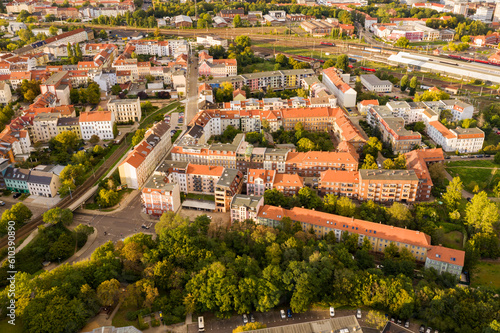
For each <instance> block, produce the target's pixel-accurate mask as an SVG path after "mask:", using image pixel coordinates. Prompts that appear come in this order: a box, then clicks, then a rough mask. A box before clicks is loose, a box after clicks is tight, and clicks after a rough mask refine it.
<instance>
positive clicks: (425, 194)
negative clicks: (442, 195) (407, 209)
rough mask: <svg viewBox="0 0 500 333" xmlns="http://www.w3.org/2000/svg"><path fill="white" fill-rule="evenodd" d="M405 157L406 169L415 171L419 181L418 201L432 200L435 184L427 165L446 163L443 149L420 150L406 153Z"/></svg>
mask: <svg viewBox="0 0 500 333" xmlns="http://www.w3.org/2000/svg"><path fill="white" fill-rule="evenodd" d="M405 156H406V168H407V169H408V170H413V171H415V174H416V175H417V177H418V179H419V186H418V189H417V196H416V200H417V201H427V200H430V199H431V190H432V186H433V183H432V179H431V175H430V173H429V169H428V167H427V165H428V164H432V163H442V162H443V161H444V154H443V150H442V149H441V148H434V149H418V150H412V151H410V152H408V153H406V154H405Z"/></svg>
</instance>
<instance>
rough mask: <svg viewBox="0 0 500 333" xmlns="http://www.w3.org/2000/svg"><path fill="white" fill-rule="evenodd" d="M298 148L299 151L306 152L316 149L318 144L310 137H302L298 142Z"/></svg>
mask: <svg viewBox="0 0 500 333" xmlns="http://www.w3.org/2000/svg"><path fill="white" fill-rule="evenodd" d="M297 148H298V149H297V150H298V151H302V152H305V151H311V150H314V149H315V148H316V145H315V144H314V142H312V141H311V140H309V139H308V138H302V139H300V140H299V141H298V142H297Z"/></svg>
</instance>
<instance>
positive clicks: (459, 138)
mask: <svg viewBox="0 0 500 333" xmlns="http://www.w3.org/2000/svg"><path fill="white" fill-rule="evenodd" d="M425 130H426V132H427V134H428V135H429V137H430V138H431V139H432V140H433V141H434V142H435V143H436V144H438V145H440V146H441V147H442V148H443V150H444V151H446V152H454V151H458V152H460V153H475V152H478V151H480V150H481V149H482V148H483V143H484V132H483V131H482V130H480V129H479V128H461V127H457V128H455V129H448V128H447V127H446V126H444V125H443V124H441V123H440V122H439V121H431V122H428V123H427V126H426V129H425Z"/></svg>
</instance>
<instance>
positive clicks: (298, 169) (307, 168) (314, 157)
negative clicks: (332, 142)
mask: <svg viewBox="0 0 500 333" xmlns="http://www.w3.org/2000/svg"><path fill="white" fill-rule="evenodd" d="M358 158H359V157H358V155H357V154H356V153H354V152H321V151H309V152H305V153H302V152H289V153H288V154H287V157H286V162H285V165H286V167H285V171H284V172H286V173H289V174H298V175H299V176H301V177H319V176H320V173H321V172H322V171H326V170H346V171H356V170H358Z"/></svg>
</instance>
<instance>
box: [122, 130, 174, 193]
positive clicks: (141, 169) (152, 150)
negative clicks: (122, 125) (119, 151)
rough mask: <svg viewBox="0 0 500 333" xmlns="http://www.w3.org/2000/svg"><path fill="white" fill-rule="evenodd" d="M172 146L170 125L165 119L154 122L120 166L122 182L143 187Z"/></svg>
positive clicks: (134, 186) (134, 187)
mask: <svg viewBox="0 0 500 333" xmlns="http://www.w3.org/2000/svg"><path fill="white" fill-rule="evenodd" d="M171 146H172V138H171V136H170V125H169V124H167V123H165V121H160V122H158V123H156V124H154V125H153V127H151V128H150V129H148V130H147V131H146V133H145V134H144V139H143V140H142V141H141V142H140V143H139V144H138V145H136V146H135V147H134V149H133V150H132V151H131V152H130V153H129V154H128V155H127V157H126V158H125V160H123V162H122V163H120V165H119V166H118V172H119V173H120V181H121V183H122V184H127V186H128V187H129V188H133V189H138V188H141V187H142V186H143V185H144V183H145V182H146V180H147V179H148V178H149V176H150V175H151V174H152V173H153V171H154V170H155V168H156V167H157V165H158V164H159V163H160V161H161V160H163V159H164V158H165V155H166V154H167V152H168V150H169V149H170V147H171Z"/></svg>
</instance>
